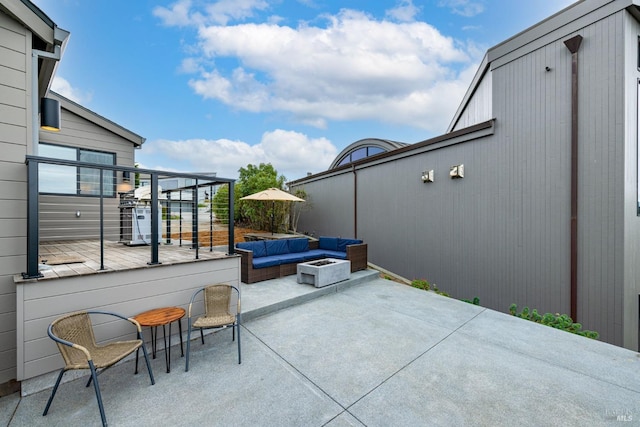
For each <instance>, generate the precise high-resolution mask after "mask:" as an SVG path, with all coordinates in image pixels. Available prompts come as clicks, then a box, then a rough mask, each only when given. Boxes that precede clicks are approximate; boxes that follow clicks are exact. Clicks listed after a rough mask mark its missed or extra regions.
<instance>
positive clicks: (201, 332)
mask: <svg viewBox="0 0 640 427" xmlns="http://www.w3.org/2000/svg"><path fill="white" fill-rule="evenodd" d="M203 331H204V328H200V339H201V340H202V344H203V345H204V332H203Z"/></svg>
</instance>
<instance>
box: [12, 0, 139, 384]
mask: <svg viewBox="0 0 640 427" xmlns="http://www.w3.org/2000/svg"><path fill="white" fill-rule="evenodd" d="M68 34H69V33H68V32H66V31H64V30H61V29H60V28H58V27H57V26H56V25H55V23H53V22H52V21H51V20H50V19H49V18H48V17H47V16H46V14H45V13H43V12H42V11H41V10H40V9H38V8H37V7H36V6H35V5H33V4H32V3H31V2H29V1H26V0H25V1H21V0H1V1H0V153H2V154H1V155H0V384H4V386H0V394H2V392H3V390H4V391H11V389H12V387H14V386H13V385H12V384H15V379H16V354H17V352H16V284H15V283H14V275H16V274H20V273H21V272H24V271H25V266H26V262H27V258H26V257H27V245H26V242H27V240H26V239H27V167H26V165H25V157H26V156H27V155H33V154H40V155H45V154H46V153H47V152H48V151H46V150H47V148H51V147H53V148H54V150H53V152H51V157H56V152H60V151H62V152H64V153H66V154H71V155H76V154H77V153H79V152H80V151H81V152H85V153H88V154H89V155H92V154H94V153H97V154H98V156H100V157H101V158H106V159H107V161H109V160H110V159H113V162H114V163H113V164H114V165H120V166H130V167H133V165H134V149H135V148H138V147H140V145H141V144H142V143H143V142H144V138H142V137H141V136H139V135H136V134H135V133H133V132H131V131H129V130H127V129H125V128H123V127H121V126H119V125H117V124H116V123H113V122H111V121H110V120H108V119H106V118H104V117H102V116H100V115H98V114H96V113H94V112H92V111H90V110H88V109H86V108H84V107H82V106H80V105H78V104H76V103H75V102H73V101H71V100H69V99H66V98H64V97H63V96H60V95H58V94H55V93H53V92H51V91H49V86H50V83H51V79H52V77H53V73H54V70H55V67H56V64H57V61H58V60H59V59H60V52H61V51H62V50H63V49H62V48H63V45H64V43H65V42H66V39H67V36H68ZM34 58H35V60H34ZM45 96H46V97H48V98H52V99H54V100H56V101H58V102H59V103H60V106H61V124H62V126H61V129H60V131H59V132H52V131H46V130H38V120H39V119H38V117H39V116H38V105H39V100H40V99H41V98H42V97H45ZM34 100H35V102H34ZM34 129H35V131H34ZM39 144H45V145H39ZM80 154H81V153H80ZM89 161H92V162H95V161H96V160H95V158H94V157H90V160H89ZM54 172H55V171H54ZM62 175H63V176H67V177H68V176H69V175H70V174H68V173H63V174H62ZM53 176H55V175H53ZM75 176H76V173H75V172H73V180H74V187H73V188H63V189H62V190H60V189H58V190H57V191H58V195H57V196H56V197H53V196H48V195H46V194H43V195H41V196H40V204H41V206H45V207H46V208H45V209H43V210H42V212H41V215H40V222H41V226H42V233H41V238H42V239H46V238H47V237H49V238H60V237H62V236H60V235H59V233H60V230H62V229H65V230H67V231H65V232H63V233H64V237H65V238H72V237H73V234H74V233H75V234H76V235H77V237H78V238H83V237H86V235H87V234H88V233H91V234H92V235H96V233H97V230H98V228H99V227H98V221H97V213H96V212H97V206H98V203H97V201H96V198H92V197H81V195H79V194H77V191H78V189H77V188H76V186H75V179H76V178H75ZM51 177H52V175H50V174H49V175H47V172H46V171H44V170H43V171H41V176H40V178H41V182H43V183H45V182H48V183H49V185H50V186H52V185H54V184H55V182H54V180H51V179H50V178H51ZM114 179H118V177H115V178H114ZM44 192H45V191H43V193H44ZM74 192H76V194H74ZM60 194H63V195H64V196H60ZM66 195H68V196H66ZM105 200H106V203H107V204H112V205H114V207H113V209H112V210H111V211H112V212H114V215H117V207H116V206H115V205H116V204H117V201H116V197H115V195H114V197H111V198H105ZM77 212H80V213H81V215H80V216H77V215H76V213H77ZM115 220H117V218H115V219H114V221H115ZM70 221H71V222H73V221H76V223H75V224H74V225H73V227H66V228H65V227H61V226H60V224H62V223H65V222H67V223H68V222H70ZM77 221H83V222H84V225H83V226H82V227H79V226H78V224H77ZM47 224H49V225H48V226H47ZM47 228H48V229H49V230H50V231H49V232H47ZM55 229H57V230H58V231H56V232H54V231H52V230H55ZM47 233H49V236H47Z"/></svg>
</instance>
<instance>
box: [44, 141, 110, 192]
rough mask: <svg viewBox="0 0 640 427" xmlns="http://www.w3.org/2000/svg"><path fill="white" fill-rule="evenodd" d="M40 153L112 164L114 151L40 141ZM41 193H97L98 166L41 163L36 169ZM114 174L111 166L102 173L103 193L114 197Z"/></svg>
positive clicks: (60, 157)
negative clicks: (94, 167)
mask: <svg viewBox="0 0 640 427" xmlns="http://www.w3.org/2000/svg"><path fill="white" fill-rule="evenodd" d="M38 150H39V155H40V156H42V157H51V158H54V159H62V160H75V161H80V162H87V163H97V164H100V165H115V164H116V155H115V154H113V153H105V152H102V151H93V150H87V149H84V148H73V147H63V146H60V145H52V144H42V143H41V144H39V145H38ZM38 174H39V178H40V179H39V187H40V193H53V194H71V195H77V196H100V169H93V168H80V167H75V166H63V165H50V164H40V168H39V170H38ZM115 182H116V176H115V171H113V170H104V171H103V173H102V183H103V195H104V196H106V197H115V194H116V189H115Z"/></svg>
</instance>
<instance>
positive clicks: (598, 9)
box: [447, 0, 640, 132]
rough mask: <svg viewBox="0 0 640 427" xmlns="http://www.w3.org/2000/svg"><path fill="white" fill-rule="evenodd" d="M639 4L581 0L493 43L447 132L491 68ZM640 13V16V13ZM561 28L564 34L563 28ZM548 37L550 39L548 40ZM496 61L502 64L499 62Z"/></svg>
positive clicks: (623, 0) (624, 0)
mask: <svg viewBox="0 0 640 427" xmlns="http://www.w3.org/2000/svg"><path fill="white" fill-rule="evenodd" d="M638 5H640V0H580V1H577V2H576V3H573V4H571V5H569V6H567V7H565V8H564V9H562V10H560V11H559V12H556V13H555V14H553V15H551V16H549V17H548V18H546V19H543V20H542V21H540V22H538V23H536V24H534V25H532V26H530V27H528V28H526V29H525V30H523V31H520V32H519V33H517V34H515V35H514V36H512V37H509V38H508V39H506V40H504V41H503V42H501V43H498V44H497V45H495V46H493V47H492V48H490V49H489V50H487V52H486V53H485V56H484V58H483V60H482V63H481V64H480V66H479V67H478V71H477V72H476V74H475V76H474V78H473V80H472V81H471V84H470V85H469V89H467V92H466V93H465V96H464V98H463V99H462V101H461V102H460V106H459V107H458V109H457V110H456V112H455V114H454V116H453V118H452V120H451V123H450V124H449V127H448V128H447V132H451V130H452V129H454V128H455V126H456V125H457V123H458V121H459V120H460V117H461V115H462V113H463V112H464V111H465V109H466V107H467V106H468V103H469V101H470V99H471V97H472V96H473V94H474V93H475V92H476V90H477V89H478V86H479V84H480V82H481V81H482V78H483V77H484V76H485V75H486V73H487V71H489V70H491V69H493V68H495V67H497V66H499V65H500V64H501V63H503V62H506V61H508V60H511V59H513V58H516V57H519V56H522V55H524V54H525V53H526V52H527V51H529V50H533V49H536V48H538V47H539V46H540V45H541V44H544V43H545V42H546V41H548V39H549V38H550V37H553V38H561V37H563V36H565V35H567V34H571V33H572V32H575V31H579V30H580V29H581V28H583V27H584V26H585V25H588V24H589V23H591V21H595V20H598V19H601V17H602V16H608V15H611V14H613V13H616V12H618V11H620V10H623V9H627V10H629V11H630V12H631V13H632V14H634V12H637V11H635V8H633V7H632V6H638ZM636 14H637V15H638V16H640V13H636ZM588 15H591V17H588ZM639 20H640V19H639ZM568 24H570V25H568ZM561 29H562V34H561V32H560V31H559V30H561ZM545 39H547V40H546V41H545ZM496 61H497V62H498V64H496V63H495V62H496Z"/></svg>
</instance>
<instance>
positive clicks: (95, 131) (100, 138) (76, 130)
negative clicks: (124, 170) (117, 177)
mask: <svg viewBox="0 0 640 427" xmlns="http://www.w3.org/2000/svg"><path fill="white" fill-rule="evenodd" d="M61 126H62V129H61V130H60V132H46V131H40V141H41V142H47V143H52V144H59V145H66V146H70V147H83V148H88V149H91V150H98V151H106V152H109V153H115V154H116V160H117V162H118V165H122V166H133V164H134V147H133V144H132V143H131V142H130V141H128V140H126V139H124V138H122V137H120V136H118V135H115V134H113V133H111V132H109V131H108V130H106V129H104V128H101V127H100V126H97V125H95V124H94V123H92V122H90V121H88V120H86V119H84V118H82V117H80V116H78V115H76V114H73V113H71V112H69V111H67V110H65V109H62V124H61Z"/></svg>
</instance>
